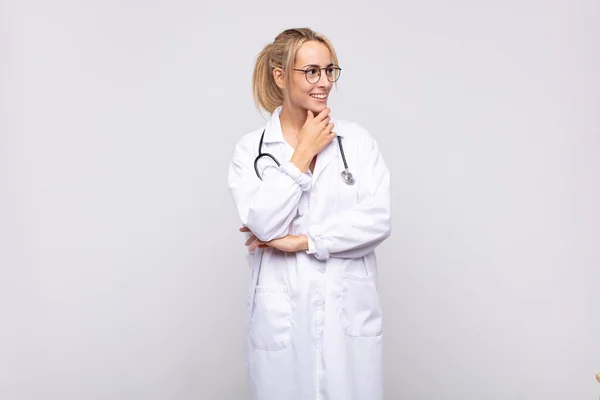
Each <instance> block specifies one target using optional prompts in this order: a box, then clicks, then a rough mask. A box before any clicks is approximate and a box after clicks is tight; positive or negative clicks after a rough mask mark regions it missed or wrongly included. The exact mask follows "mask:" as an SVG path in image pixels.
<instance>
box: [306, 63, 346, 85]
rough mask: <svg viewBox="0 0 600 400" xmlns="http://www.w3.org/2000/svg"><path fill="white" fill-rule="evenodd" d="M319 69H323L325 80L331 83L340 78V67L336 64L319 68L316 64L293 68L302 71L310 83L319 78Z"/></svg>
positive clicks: (317, 80) (315, 81)
mask: <svg viewBox="0 0 600 400" xmlns="http://www.w3.org/2000/svg"><path fill="white" fill-rule="evenodd" d="M321 70H325V75H326V76H327V80H328V81H329V82H331V83H334V82H335V81H337V80H338V79H340V75H341V74H342V69H341V68H340V67H338V66H337V65H329V66H327V67H325V68H319V66H318V65H310V66H308V67H307V68H305V69H298V68H294V71H300V72H304V76H305V77H306V80H307V81H308V83H310V84H315V83H317V82H319V80H320V79H321Z"/></svg>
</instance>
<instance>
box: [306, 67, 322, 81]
mask: <svg viewBox="0 0 600 400" xmlns="http://www.w3.org/2000/svg"><path fill="white" fill-rule="evenodd" d="M305 75H306V79H307V80H308V82H309V83H317V82H319V78H320V77H321V70H320V69H319V68H314V67H312V68H308V69H307V70H306V72H305Z"/></svg>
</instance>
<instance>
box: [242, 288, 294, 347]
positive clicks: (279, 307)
mask: <svg viewBox="0 0 600 400" xmlns="http://www.w3.org/2000/svg"><path fill="white" fill-rule="evenodd" d="M291 334H292V304H291V300H290V292H289V289H288V288H286V287H283V286H281V287H276V286H272V287H265V286H257V287H256V293H255V295H254V309H253V311H252V318H251V320H250V341H251V343H252V346H253V347H254V348H255V349H259V350H283V349H285V348H286V347H287V346H288V345H289V344H290V341H291Z"/></svg>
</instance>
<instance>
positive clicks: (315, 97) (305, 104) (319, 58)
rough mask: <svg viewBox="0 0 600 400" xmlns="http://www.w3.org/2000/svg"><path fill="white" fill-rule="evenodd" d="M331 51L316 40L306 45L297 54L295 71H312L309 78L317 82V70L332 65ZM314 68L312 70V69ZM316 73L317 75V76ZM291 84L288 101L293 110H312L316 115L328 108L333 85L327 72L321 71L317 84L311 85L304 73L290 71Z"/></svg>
mask: <svg viewBox="0 0 600 400" xmlns="http://www.w3.org/2000/svg"><path fill="white" fill-rule="evenodd" d="M332 63H333V61H332V60H331V54H330V53H329V49H328V48H327V46H325V45H324V44H323V43H321V42H317V41H314V40H311V41H308V42H306V43H304V44H303V45H302V46H301V47H300V49H298V52H297V53H296V63H295V64H294V68H295V69H303V70H306V69H307V68H308V69H310V70H311V72H310V73H309V74H308V77H309V78H310V79H311V80H312V79H314V80H316V79H317V77H318V75H316V74H318V71H317V68H325V67H327V66H330V65H332ZM311 67H312V68H311ZM315 73H316V74H315ZM290 74H291V76H290V84H289V86H288V88H287V91H286V95H287V96H286V97H287V99H286V100H287V101H288V102H289V104H290V106H292V107H293V108H301V109H303V110H311V111H312V112H313V113H314V114H315V115H317V114H318V113H320V112H321V111H323V110H324V109H325V108H327V100H328V99H329V92H330V91H331V87H332V85H333V83H331V82H330V81H329V79H327V74H326V70H325V69H322V70H321V77H320V78H319V80H318V81H317V82H316V83H309V81H308V80H307V79H306V76H305V74H304V72H302V71H295V70H292V71H290Z"/></svg>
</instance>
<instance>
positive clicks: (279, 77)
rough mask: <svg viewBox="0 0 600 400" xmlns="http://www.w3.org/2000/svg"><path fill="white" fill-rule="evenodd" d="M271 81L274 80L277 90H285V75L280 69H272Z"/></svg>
mask: <svg viewBox="0 0 600 400" xmlns="http://www.w3.org/2000/svg"><path fill="white" fill-rule="evenodd" d="M273 79H275V84H277V86H279V89H285V75H284V73H283V70H282V69H281V68H279V67H276V68H274V69H273Z"/></svg>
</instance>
